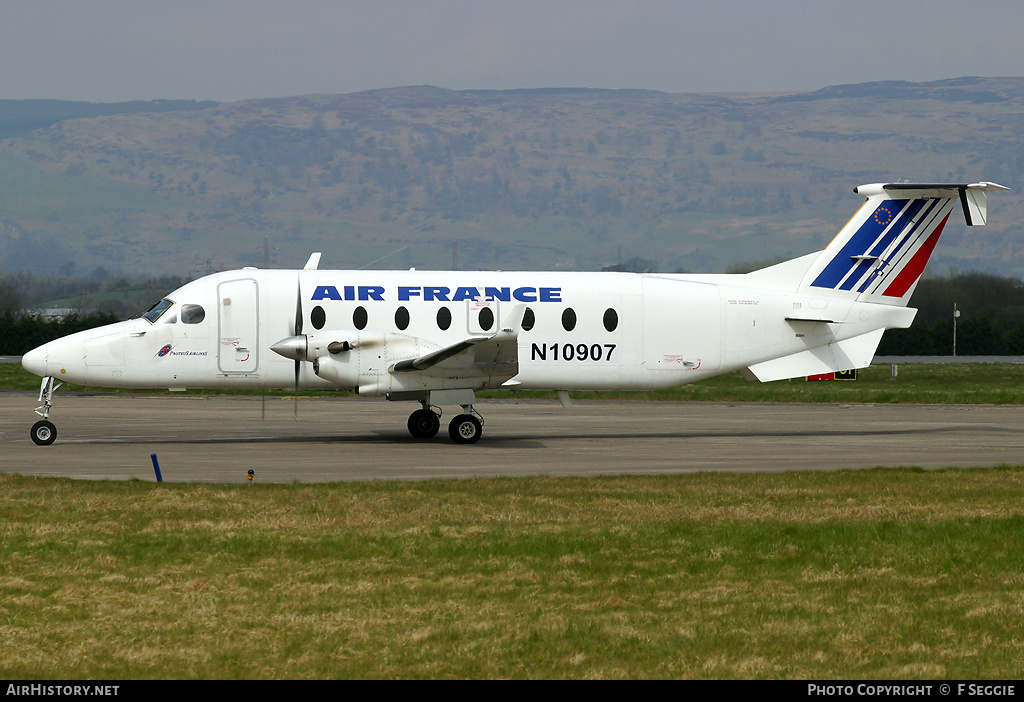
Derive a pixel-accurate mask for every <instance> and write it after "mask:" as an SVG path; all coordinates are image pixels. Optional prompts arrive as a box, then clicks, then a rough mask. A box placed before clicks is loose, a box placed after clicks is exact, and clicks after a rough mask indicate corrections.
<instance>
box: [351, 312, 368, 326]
mask: <svg viewBox="0 0 1024 702" xmlns="http://www.w3.org/2000/svg"><path fill="white" fill-rule="evenodd" d="M366 321H367V319H366V308H365V307H356V309H355V311H354V312H353V313H352V326H354V327H355V328H356V329H366Z"/></svg>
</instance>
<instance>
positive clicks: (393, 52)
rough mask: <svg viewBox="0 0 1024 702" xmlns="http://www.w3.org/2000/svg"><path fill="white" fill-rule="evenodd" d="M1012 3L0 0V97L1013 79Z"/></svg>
mask: <svg viewBox="0 0 1024 702" xmlns="http://www.w3.org/2000/svg"><path fill="white" fill-rule="evenodd" d="M1022 37H1024V2H1021V1H1020V0H973V1H971V2H967V1H965V0H928V2H924V1H923V0H918V1H914V2H910V1H905V0H904V1H901V0H886V1H876V0H856V1H853V2H851V1H849V0H847V1H845V2H832V1H825V0H818V1H814V0H705V1H703V2H690V1H684V0H635V1H630V0H334V1H331V0H288V1H287V2H284V1H278V0H0V99H12V98H16V99H23V98H57V99H64V100H89V101H92V102H116V101H122V100H137V99H141V100H150V99H154V98H191V99H198V100H205V99H211V100H222V101H234V100H241V99H245V98H259V97H281V96H287V95H305V94H310V93H348V92H353V91H358V90H367V89H372V88H389V87H396V86H403V85H436V86H441V87H445V88H453V89H457V90H461V89H468V88H491V89H505V88H539V87H592V88H649V89H654V90H662V91H666V92H770V91H785V90H810V89H816V88H821V87H824V86H827V85H836V84H840V83H859V82H864V81H875V80H911V81H927V80H937V79H941V78H953V77H959V76H967V75H977V76H1024V40H1022Z"/></svg>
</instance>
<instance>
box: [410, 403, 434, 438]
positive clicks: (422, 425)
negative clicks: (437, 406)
mask: <svg viewBox="0 0 1024 702" xmlns="http://www.w3.org/2000/svg"><path fill="white" fill-rule="evenodd" d="M440 429H441V419H440V418H439V417H438V416H437V413H436V412H434V411H433V410H428V409H418V410H416V411H415V412H413V413H412V414H410V415H409V433H410V434H412V435H413V436H414V437H416V438H417V439H432V438H434V437H435V436H437V432H438V431H439V430H440Z"/></svg>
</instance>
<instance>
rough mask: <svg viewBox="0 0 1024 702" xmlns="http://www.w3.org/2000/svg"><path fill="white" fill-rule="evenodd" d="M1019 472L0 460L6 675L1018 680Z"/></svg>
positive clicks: (1022, 500)
mask: <svg viewBox="0 0 1024 702" xmlns="http://www.w3.org/2000/svg"><path fill="white" fill-rule="evenodd" d="M1022 504H1024V469H1022V468H1009V467H1002V468H992V469H973V470H947V471H937V472H924V471H916V470H907V469H902V470H874V471H861V472H841V473H790V474H776V475H727V474H698V475H686V476H675V477H628V478H626V477H620V478H592V479H569V478H558V479H555V478H531V479H517V480H506V479H496V480H471V481H438V482H425V483H416V484H408V483H404V484H403V483H347V484H332V485H291V486H262V485H257V486H234V487H229V486H209V485H203V486H198V485H171V484H163V485H158V484H153V483H143V482H122V483H104V482H91V481H77V482H76V481H72V480H61V479H35V478H25V477H12V476H5V475H0V511H2V514H3V520H2V522H0V595H2V596H0V642H2V644H0V647H2V650H3V656H2V657H0V677H4V678H9V679H10V678H16V679H21V678H77V679H85V678H92V679H115V678H120V679H124V678H334V677H339V678H392V677H401V678H449V677H450V678H461V677H471V678H497V677H502V678H519V677H522V678H527V677H529V678H645V677H666V678H824V679H833V678H876V679H877V678H886V679H891V678H929V679H934V678H959V679H968V678H970V679H975V678H1005V679H1012V678H1017V677H1019V675H1020V671H1021V669H1022V667H1024V647H1022V646H1021V631H1022V630H1024V540H1022V539H1021V538H1020V535H1021V532H1022V530H1024V518H1022V516H1021V505H1022Z"/></svg>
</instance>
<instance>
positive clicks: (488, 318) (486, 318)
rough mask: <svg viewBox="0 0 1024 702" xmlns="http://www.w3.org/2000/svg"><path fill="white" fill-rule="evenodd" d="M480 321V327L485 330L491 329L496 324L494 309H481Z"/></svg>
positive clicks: (478, 317)
mask: <svg viewBox="0 0 1024 702" xmlns="http://www.w3.org/2000/svg"><path fill="white" fill-rule="evenodd" d="M477 319H478V320H479V322H480V328H481V329H483V330H484V331H490V330H491V327H493V326H494V310H492V309H491V308H490V307H484V308H483V309H482V310H480V314H479V315H478V316H477Z"/></svg>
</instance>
